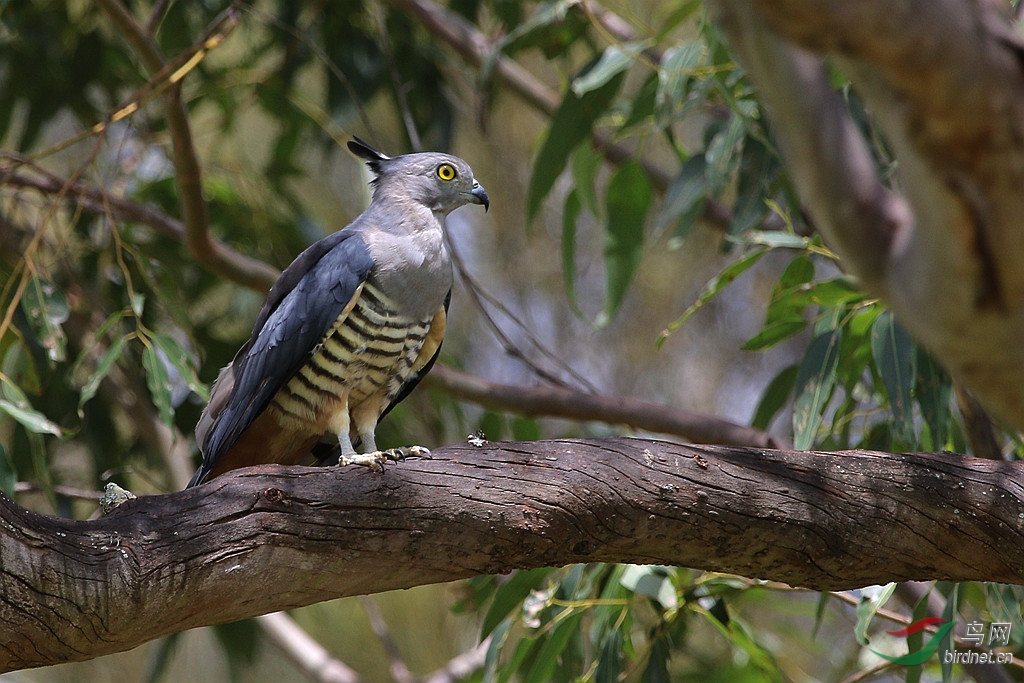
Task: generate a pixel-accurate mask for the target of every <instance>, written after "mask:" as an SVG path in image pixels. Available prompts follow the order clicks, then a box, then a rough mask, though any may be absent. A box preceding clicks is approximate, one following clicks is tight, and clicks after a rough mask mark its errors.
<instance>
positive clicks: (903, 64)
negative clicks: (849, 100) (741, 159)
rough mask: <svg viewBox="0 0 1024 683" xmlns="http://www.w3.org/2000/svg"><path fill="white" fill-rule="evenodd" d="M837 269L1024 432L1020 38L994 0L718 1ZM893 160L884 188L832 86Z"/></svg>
mask: <svg viewBox="0 0 1024 683" xmlns="http://www.w3.org/2000/svg"><path fill="white" fill-rule="evenodd" d="M710 7H711V8H712V10H713V13H714V16H715V18H716V20H717V22H718V25H719V26H720V27H721V28H722V30H723V32H724V33H725V34H726V36H727V38H728V42H729V47H730V51H731V53H732V54H734V55H735V56H736V59H737V61H739V62H740V63H741V64H742V65H743V67H744V69H746V70H747V72H748V73H749V74H750V77H751V80H753V81H754V83H755V84H756V85H757V87H758V99H759V100H760V101H761V102H762V103H763V104H764V106H765V109H766V110H767V112H768V115H769V119H770V122H771V130H772V135H773V137H774V138H775V139H776V140H777V141H778V142H779V146H780V148H781V150H782V153H783V157H784V158H785V160H786V165H787V168H788V169H789V172H790V175H791V177H792V178H793V179H794V181H795V182H796V185H797V187H798V189H799V191H800V197H801V199H802V200H803V202H804V203H805V204H806V206H807V208H808V211H809V213H810V214H811V216H812V217H813V219H814V222H815V225H816V227H817V228H818V229H819V230H820V231H821V233H822V235H823V236H824V237H825V240H826V242H827V243H828V244H829V246H831V247H832V248H833V249H835V251H836V252H837V253H838V254H839V255H840V257H841V259H842V263H843V266H844V268H847V269H848V270H849V271H850V272H852V273H853V274H855V275H857V276H858V278H859V279H860V281H861V283H862V284H863V285H864V287H865V288H866V289H867V290H868V291H870V292H871V293H872V294H874V295H876V296H879V297H880V298H882V299H883V300H884V301H885V303H886V304H887V305H888V306H890V307H891V308H892V310H893V311H894V312H895V313H896V315H897V317H898V318H899V320H900V322H902V323H903V324H904V325H905V326H906V327H907V329H908V330H909V331H910V332H911V333H912V334H913V335H914V336H915V338H916V339H917V340H918V341H919V342H921V343H922V344H923V345H924V346H926V347H927V348H928V349H929V350H930V351H931V352H932V353H933V354H934V355H935V356H936V357H937V358H939V360H941V361H942V363H943V364H944V365H945V366H946V367H947V368H948V369H949V370H950V372H951V373H952V374H953V375H954V376H955V377H956V378H957V379H958V380H960V381H961V382H962V383H963V384H964V385H965V386H967V387H968V388H969V389H971V391H972V392H973V393H974V394H975V395H977V396H978V398H979V399H980V400H981V402H982V403H983V404H984V405H985V406H986V408H988V409H989V410H990V411H992V412H993V413H994V414H996V415H997V416H998V417H1000V418H1001V419H1002V420H1003V421H1005V422H1006V423H1008V424H1009V425H1011V426H1013V427H1015V428H1017V429H1024V392H1021V386H1024V344H1021V339H1022V337H1024V239H1021V237H1022V220H1024V218H1022V217H1024V192H1021V187H1024V39H1022V38H1021V37H1020V36H1018V35H1017V34H1016V32H1015V29H1014V27H1013V26H1012V24H1011V23H1010V17H1009V11H1010V6H1009V3H1006V2H993V1H992V0H973V1H970V2H964V1H963V0H906V1H904V2H899V3H893V2H885V1H883V0H862V1H860V2H846V1H845V0H830V1H826V2H821V1H814V2H812V1H810V0H714V2H712V3H710ZM825 56H827V57H828V58H829V62H831V64H834V65H837V66H838V67H840V68H841V69H842V70H843V71H844V72H845V73H846V74H847V75H849V77H850V79H851V81H852V83H853V86H854V91H855V93H856V95H857V96H858V97H859V98H860V99H861V101H862V102H863V103H864V106H865V108H866V109H867V111H869V112H870V114H871V120H872V125H873V126H874V127H875V129H876V130H877V131H879V132H880V134H881V136H882V137H884V139H885V140H886V142H887V144H888V146H889V148H891V150H892V153H893V154H894V156H895V161H896V163H895V164H894V166H893V167H894V169H895V170H896V177H895V179H894V180H893V181H887V180H885V179H884V178H883V176H882V173H880V171H879V169H878V166H879V163H878V161H877V160H876V159H875V158H874V156H873V154H872V150H871V146H870V145H869V143H868V141H867V140H866V139H865V137H864V135H863V133H862V129H861V125H860V124H859V123H858V122H857V121H856V120H854V118H853V116H852V115H851V114H850V111H849V108H848V107H847V105H846V102H845V99H844V96H843V94H841V93H839V92H837V91H836V90H835V88H834V86H833V83H832V76H831V74H830V68H831V65H830V63H829V62H826V60H825Z"/></svg>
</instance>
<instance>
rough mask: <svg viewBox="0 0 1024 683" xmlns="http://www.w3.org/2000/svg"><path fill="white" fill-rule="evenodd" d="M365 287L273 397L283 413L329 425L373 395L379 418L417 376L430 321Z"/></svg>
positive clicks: (372, 288)
mask: <svg viewBox="0 0 1024 683" xmlns="http://www.w3.org/2000/svg"><path fill="white" fill-rule="evenodd" d="M360 290H361V291H360ZM360 290H357V292H356V295H355V297H354V299H355V305H354V306H352V307H351V310H350V311H349V313H348V315H347V316H344V315H343V316H341V317H340V318H339V320H338V322H337V323H335V324H334V326H332V327H331V329H330V330H329V331H328V333H327V335H326V336H325V337H324V338H323V340H322V341H321V342H320V343H319V344H318V345H317V346H316V347H315V348H314V350H313V352H312V354H311V355H310V357H309V359H308V360H307V361H306V364H305V365H303V366H302V368H300V369H299V371H298V372H297V373H296V374H295V375H294V376H293V377H292V378H291V379H290V380H289V381H288V383H287V384H286V385H285V386H284V387H283V388H282V389H281V390H280V391H279V392H278V393H277V395H276V396H275V397H274V399H273V401H272V403H271V405H272V406H274V407H275V408H277V410H278V411H279V412H280V413H283V414H284V415H286V416H288V417H292V418H294V419H295V420H297V421H302V422H305V423H307V424H308V423H309V422H313V423H315V424H317V425H318V426H319V427H320V428H326V426H327V424H328V423H329V422H330V421H331V419H332V417H333V416H334V415H335V413H337V412H338V411H339V410H346V409H347V410H348V411H350V412H351V411H352V410H354V409H355V408H357V407H358V406H359V405H360V404H362V403H363V402H365V401H366V400H367V399H370V398H372V399H373V400H375V401H377V402H379V406H378V407H377V408H376V414H377V416H379V415H380V413H382V412H383V411H384V409H385V408H387V406H388V405H389V404H390V403H391V401H392V400H393V399H394V398H395V397H396V396H397V395H398V394H399V392H400V391H401V389H402V386H403V385H404V384H405V383H406V382H407V381H408V380H409V379H410V378H411V377H412V375H413V374H414V370H413V367H414V364H415V362H416V358H417V357H418V355H419V353H420V349H421V348H422V347H423V341H424V339H425V338H426V336H427V331H428V329H429V326H430V319H427V320H423V321H420V320H413V319H412V318H409V317H407V316H403V315H401V314H399V313H397V312H396V309H397V307H396V306H395V305H394V303H393V302H392V301H390V300H389V299H388V298H387V297H386V296H384V294H383V293H382V292H381V291H380V290H379V289H377V288H376V287H374V286H373V285H372V284H370V283H368V282H364V283H363V284H362V285H360ZM346 399H347V401H346Z"/></svg>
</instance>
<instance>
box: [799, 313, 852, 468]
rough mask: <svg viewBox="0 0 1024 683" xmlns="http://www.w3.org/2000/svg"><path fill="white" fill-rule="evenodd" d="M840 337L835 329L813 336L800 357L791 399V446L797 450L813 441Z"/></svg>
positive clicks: (827, 395)
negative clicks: (794, 396) (794, 389)
mask: <svg viewBox="0 0 1024 683" xmlns="http://www.w3.org/2000/svg"><path fill="white" fill-rule="evenodd" d="M840 337H841V331H840V330H839V329H835V330H833V331H831V332H827V333H825V334H821V335H819V336H817V337H815V338H814V340H813V341H811V344H810V346H808V347H807V352H806V353H805V354H804V357H803V359H802V360H801V361H800V369H799V370H798V372H797V378H796V399H795V400H794V402H793V446H794V448H796V449H797V450H801V451H803V450H807V449H809V448H810V447H811V446H813V445H814V439H815V437H816V436H817V433H818V427H819V426H820V425H821V421H822V418H823V413H824V411H825V408H826V407H827V405H828V400H829V398H830V397H831V396H832V389H833V387H834V386H835V381H836V374H835V371H836V365H837V364H838V362H839V342H840Z"/></svg>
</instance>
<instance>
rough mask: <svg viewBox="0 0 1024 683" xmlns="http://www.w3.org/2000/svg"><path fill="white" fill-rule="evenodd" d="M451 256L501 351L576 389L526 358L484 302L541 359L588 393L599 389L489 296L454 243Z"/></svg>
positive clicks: (542, 376) (450, 250) (450, 249)
mask: <svg viewBox="0 0 1024 683" xmlns="http://www.w3.org/2000/svg"><path fill="white" fill-rule="evenodd" d="M448 253H449V254H450V255H451V258H452V264H453V265H454V266H455V270H456V272H458V274H459V277H460V278H461V279H462V281H463V282H464V283H465V285H466V292H467V293H468V294H469V296H470V298H471V299H472V300H473V303H474V304H476V307H477V310H479V311H480V314H481V315H483V317H484V321H486V322H487V325H488V327H490V328H491V330H492V331H493V332H494V335H495V336H496V337H497V338H498V341H499V342H501V348H502V349H504V351H505V353H507V354H508V355H510V356H513V357H514V358H518V359H519V360H521V361H522V362H523V363H525V364H526V366H527V367H528V368H530V370H532V371H533V372H534V373H535V374H536V375H537V376H538V377H540V378H541V379H545V380H547V381H548V382H551V383H552V384H554V385H556V386H560V387H565V388H566V389H571V388H573V387H570V386H569V384H567V383H566V382H565V380H563V379H562V378H561V377H559V376H558V375H556V374H554V373H553V372H551V371H549V370H546V369H545V368H543V367H541V366H540V365H538V364H537V363H536V362H534V361H533V360H532V359H530V358H529V357H527V355H526V354H525V353H524V352H523V351H522V350H521V349H520V348H519V347H518V346H517V345H516V344H515V342H513V341H512V339H511V338H509V336H508V335H507V334H506V333H505V331H504V330H503V329H502V328H501V326H500V325H499V324H498V322H497V321H496V320H495V319H494V318H493V317H492V316H491V314H490V311H489V310H488V308H487V306H485V305H484V300H486V301H487V304H488V305H490V306H493V307H494V308H496V309H498V310H499V311H500V312H501V313H503V314H504V315H505V316H506V318H507V319H508V320H511V321H512V322H513V323H514V324H515V325H516V327H518V328H519V330H520V331H521V332H522V333H523V334H524V335H525V336H526V338H527V339H528V340H529V341H530V343H531V344H532V345H533V347H534V348H535V349H537V350H538V351H539V352H540V354H541V355H542V356H544V357H546V358H547V359H548V360H549V361H551V362H552V363H554V364H555V365H557V366H558V367H559V368H560V369H561V370H563V371H564V372H565V373H566V374H568V375H569V376H571V377H572V378H573V379H575V380H576V381H577V382H578V383H579V385H580V386H582V387H584V388H585V389H586V390H587V391H590V392H596V391H597V388H596V387H595V386H594V385H593V384H591V383H590V381H588V380H587V378H586V377H584V376H583V375H581V374H579V373H578V372H576V371H575V370H573V369H572V367H570V366H569V365H568V364H567V363H566V362H565V361H564V360H562V359H561V358H559V357H558V356H557V355H555V354H554V353H552V352H551V351H549V350H548V349H547V347H545V346H544V344H542V343H541V342H540V340H539V339H537V337H536V336H535V335H534V333H533V331H532V330H530V329H529V328H528V327H527V326H526V325H524V324H523V323H522V322H521V321H520V320H519V317H518V316H516V315H514V314H513V313H512V312H511V311H510V310H508V307H507V306H505V304H503V303H502V302H501V300H500V299H498V298H497V297H495V296H493V295H491V294H490V293H488V292H487V290H486V289H485V288H484V287H483V286H482V285H481V284H480V283H479V282H477V280H476V279H475V278H474V277H473V276H472V275H470V273H469V269H468V268H466V264H465V263H464V262H463V261H462V257H461V256H460V255H459V252H458V250H457V249H455V246H454V245H453V244H451V241H450V240H449V245H448Z"/></svg>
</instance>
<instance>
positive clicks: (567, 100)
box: [526, 70, 625, 220]
mask: <svg viewBox="0 0 1024 683" xmlns="http://www.w3.org/2000/svg"><path fill="white" fill-rule="evenodd" d="M584 73H586V70H584ZM624 76H625V74H624V73H619V74H618V75H616V76H612V78H611V79H609V80H608V82H607V83H605V84H604V85H602V86H600V87H599V88H596V89H595V90H591V91H589V92H587V93H586V94H584V95H582V96H579V95H577V94H576V93H574V92H572V90H569V91H568V92H566V94H565V97H564V98H563V100H562V104H561V105H560V106H559V107H558V111H556V112H555V114H554V116H553V117H552V118H551V126H550V127H549V128H548V134H547V137H546V138H545V140H544V145H543V146H542V147H541V150H540V153H539V154H538V155H537V160H536V161H535V162H534V164H533V175H531V176H530V186H529V189H528V190H527V195H526V197H527V199H526V215H527V218H528V219H530V220H532V219H533V217H534V216H536V215H537V210H538V209H539V208H540V205H541V202H543V201H544V198H545V197H547V195H548V192H550V191H551V187H552V185H554V183H555V179H556V178H558V176H559V174H561V172H562V170H563V169H564V168H565V164H566V161H567V160H568V158H569V154H570V152H572V151H573V149H575V148H576V146H577V145H579V144H580V143H581V142H583V141H584V140H586V139H587V138H589V137H590V133H591V131H592V130H593V128H594V122H596V121H597V119H598V117H599V116H601V114H603V113H604V111H605V110H606V109H607V108H608V105H609V104H611V101H612V99H613V98H614V97H615V94H616V93H617V92H618V91H619V87H620V86H621V85H622V80H623V77H624Z"/></svg>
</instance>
